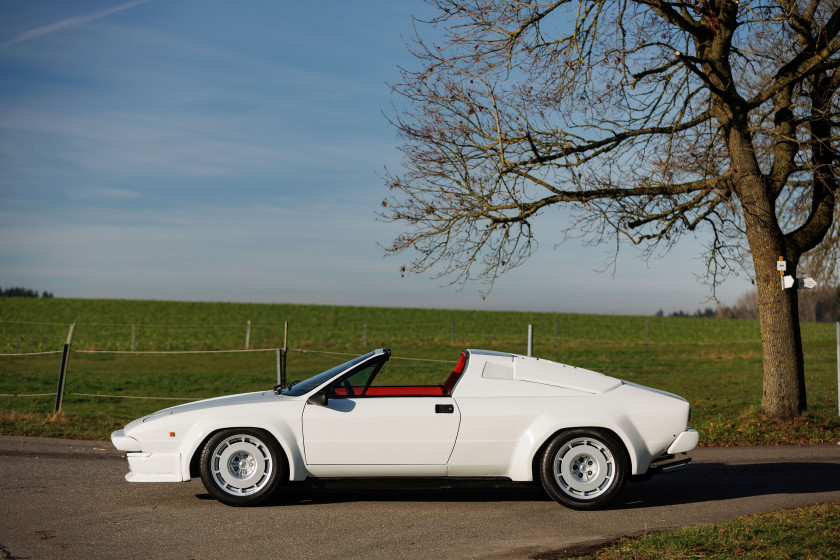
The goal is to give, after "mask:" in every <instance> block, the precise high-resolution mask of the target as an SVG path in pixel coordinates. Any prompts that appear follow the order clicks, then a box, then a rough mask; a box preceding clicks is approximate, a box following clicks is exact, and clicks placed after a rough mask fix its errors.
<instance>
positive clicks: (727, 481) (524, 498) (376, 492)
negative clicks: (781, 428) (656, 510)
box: [197, 462, 840, 509]
mask: <svg viewBox="0 0 840 560" xmlns="http://www.w3.org/2000/svg"><path fill="white" fill-rule="evenodd" d="M836 491H840V464H837V463H820V462H813V463H799V462H789V463H760V464H747V465H727V464H724V463H700V464H697V463H695V464H694V465H693V466H692V467H691V468H690V469H688V470H685V471H680V472H676V473H672V474H667V475H658V476H654V477H652V478H651V479H649V480H646V481H642V482H631V483H628V484H627V485H626V486H625V487H624V490H622V492H621V493H620V494H619V495H618V497H617V498H616V500H615V501H614V502H613V503H612V504H611V505H610V506H608V509H636V508H647V507H659V506H670V505H679V504H690V503H700V502H712V501H719V500H730V499H736V498H746V497H753V496H764V495H772V494H815V493H820V492H836ZM197 497H198V498H200V499H211V498H210V496H209V495H207V494H199V495H198V496H197ZM550 501H551V499H550V498H549V497H548V496H547V495H546V493H545V492H544V491H543V489H542V487H541V486H540V485H539V484H523V483H505V482H496V481H490V482H488V481H474V480H466V481H465V480H452V481H450V480H444V481H441V480H435V479H432V480H425V479H421V480H411V479H362V480H350V479H348V480H329V481H315V482H311V481H307V482H304V483H294V484H290V485H287V486H283V487H281V489H280V491H278V492H277V494H275V496H274V497H272V498H271V499H270V500H268V501H267V502H266V503H265V504H264V505H265V506H269V507H271V506H304V505H318V504H334V503H347V502H452V503H459V502H467V503H469V502H481V503H487V502H550Z"/></svg>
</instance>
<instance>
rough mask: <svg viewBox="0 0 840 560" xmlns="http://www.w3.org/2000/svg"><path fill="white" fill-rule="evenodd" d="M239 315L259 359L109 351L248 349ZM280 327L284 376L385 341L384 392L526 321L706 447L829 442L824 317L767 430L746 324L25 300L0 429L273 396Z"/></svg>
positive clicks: (83, 427) (504, 345)
mask: <svg viewBox="0 0 840 560" xmlns="http://www.w3.org/2000/svg"><path fill="white" fill-rule="evenodd" d="M248 321H250V322H251V330H250V340H249V348H250V349H268V350H267V351H264V352H231V353H195V354H166V353H164V354H155V353H133V354H132V353H114V352H128V351H130V350H131V349H132V344H133V348H134V349H135V350H136V351H137V352H156V351H163V352H173V351H218V350H243V349H244V348H245V339H246V325H247V323H248ZM284 322H288V324H289V338H288V346H289V348H290V349H291V351H290V352H289V354H288V361H287V365H288V375H287V378H288V379H289V380H292V379H305V378H306V377H309V376H310V375H312V374H314V373H317V372H319V371H322V370H324V369H327V368H329V367H331V366H333V365H335V364H337V363H340V362H343V361H345V360H346V359H347V357H348V355H354V354H359V353H362V352H366V351H369V350H370V349H372V348H376V347H383V346H387V347H390V348H391V349H392V351H393V356H394V357H393V358H392V360H391V362H390V363H389V366H388V375H390V376H394V377H395V378H398V379H397V380H395V381H393V382H394V383H405V384H411V383H440V382H442V381H443V379H444V378H445V377H446V375H447V374H448V372H449V371H450V370H451V368H452V365H454V363H455V361H456V360H457V358H458V355H459V354H460V351H461V350H462V349H464V348H486V349H491V350H503V351H511V352H517V353H525V352H526V348H527V329H528V325H529V324H532V325H534V333H535V340H534V354H535V355H536V356H539V357H542V358H546V359H551V360H556V361H560V362H564V363H569V364H572V365H576V366H580V367H586V368H589V369H593V370H595V371H600V372H603V373H606V374H609V375H614V376H616V377H620V378H622V379H627V380H629V381H634V382H638V383H642V384H645V385H649V386H652V387H656V388H660V389H664V390H666V391H671V392H675V393H678V394H680V395H683V396H684V397H686V398H687V399H689V401H690V402H691V403H692V407H693V418H692V425H693V426H694V427H696V428H697V429H698V430H699V431H700V434H701V443H702V444H705V445H730V444H762V443H786V442H797V443H805V442H811V443H814V442H829V441H830V442H835V441H838V440H840V419H838V414H837V374H836V371H837V370H836V367H837V366H836V354H835V352H836V350H835V348H836V346H835V332H834V329H835V326H834V324H814V323H806V324H803V325H802V334H803V340H804V343H803V344H804V348H805V367H806V383H807V389H808V404H809V409H808V412H807V413H806V415H804V416H803V417H802V418H799V419H797V420H796V421H792V422H789V423H784V424H777V423H774V422H769V421H768V420H767V419H766V418H764V417H763V416H762V415H761V413H760V412H759V410H758V406H759V404H760V401H761V383H762V382H761V371H762V366H761V345H760V342H759V340H760V332H759V326H758V322H757V321H740V320H721V319H698V318H676V317H674V318H672V317H630V316H608V315H573V314H554V313H516V312H493V311H450V310H431V309H392V308H363V307H330V306H305V305H269V304H234V303H188V302H160V301H128V300H73V299H28V298H20V299H17V298H3V299H0V354H2V356H0V395H3V396H0V433H5V434H32V435H58V436H65V437H86V438H106V437H107V436H108V435H109V433H110V431H111V430H113V429H115V428H117V427H121V426H122V425H124V424H125V423H126V422H128V421H130V420H132V419H134V418H136V417H138V416H141V415H143V414H146V413H148V412H151V411H154V410H157V409H160V408H164V407H167V406H171V405H173V404H177V403H179V402H185V401H184V400H183V399H198V398H206V397H212V396H218V395H222V394H229V393H235V392H245V391H253V390H260V389H266V388H270V387H272V386H273V385H274V384H275V383H276V353H275V351H274V349H276V348H278V347H280V346H282V345H283V337H284ZM72 323H76V324H77V325H76V327H75V330H74V335H73V345H72V348H73V350H74V351H73V352H72V353H71V355H70V361H69V368H68V373H67V380H66V387H65V391H66V396H65V400H64V407H63V411H64V415H63V416H62V417H58V418H51V413H52V411H53V406H54V403H55V397H54V394H55V391H56V387H57V382H58V373H59V369H60V363H61V354H60V353H58V352H59V351H60V350H61V349H62V347H63V344H64V342H65V340H66V338H67V334H68V330H69V327H70V324H72ZM453 339H454V342H453ZM37 352H54V353H51V354H43V355H34V353H37ZM402 358H412V359H417V358H422V359H426V360H429V361H415V360H404V359H402ZM8 395H43V396H8ZM126 397H131V398H126ZM136 397H144V398H136ZM149 397H157V398H166V399H173V400H155V399H152V398H149ZM178 399H182V400H178Z"/></svg>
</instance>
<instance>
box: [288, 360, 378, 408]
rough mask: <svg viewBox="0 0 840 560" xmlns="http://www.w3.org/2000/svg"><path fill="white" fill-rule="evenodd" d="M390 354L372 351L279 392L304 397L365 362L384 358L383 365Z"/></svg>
mask: <svg viewBox="0 0 840 560" xmlns="http://www.w3.org/2000/svg"><path fill="white" fill-rule="evenodd" d="M390 355H391V352H390V351H389V350H388V349H379V350H374V351H372V352H368V353H367V354H363V355H361V356H357V357H355V358H353V359H352V360H349V361H347V362H344V363H343V364H340V365H337V366H335V367H333V368H330V369H328V370H327V371H324V372H321V373H319V374H317V375H315V376H313V377H310V378H309V379H307V380H305V381H299V382H297V383H295V384H294V385H292V386H291V387H285V388H284V389H282V390H281V391H280V394H281V395H287V396H290V397H301V396H303V395H306V394H307V393H310V392H312V391H313V390H315V389H318V388H319V387H321V386H322V385H324V384H326V383H328V382H329V381H330V380H332V379H334V378H335V377H336V376H338V375H340V374H342V373H345V372H349V371H351V370H354V369H357V368H358V366H360V365H361V364H364V363H366V362H367V361H369V360H371V359H374V358H377V357H379V358H384V359H383V363H384V362H385V361H387V360H388V358H389V357H390Z"/></svg>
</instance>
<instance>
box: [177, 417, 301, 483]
mask: <svg viewBox="0 0 840 560" xmlns="http://www.w3.org/2000/svg"><path fill="white" fill-rule="evenodd" d="M223 430H259V431H260V432H264V433H266V434H267V435H268V436H269V437H271V438H272V439H273V440H274V441H275V443H277V445H278V447H280V451H281V453H280V461H281V462H282V465H283V467H284V468H285V471H284V473H285V476H284V477H283V482H289V480H292V475H293V473H292V468H293V465H292V464H291V461H290V460H289V449H288V448H287V446H286V445H285V443H284V442H283V441H282V439H281V438H278V437H277V434H275V433H274V432H273V431H272V430H270V429H267V428H265V427H262V426H219V427H216V428H214V429H212V430H210V431H208V432H207V434H206V435H205V436H204V437H203V438H202V439H201V440H200V441H199V444H198V445H197V446H196V447H195V449H193V450H192V453H191V454H190V460H189V463H188V468H189V476H190V478H198V477H200V476H201V472H200V462H201V451H202V450H203V449H204V446H205V445H207V442H208V441H210V439H211V438H212V437H213V436H215V435H216V434H218V433H219V432H221V431H223Z"/></svg>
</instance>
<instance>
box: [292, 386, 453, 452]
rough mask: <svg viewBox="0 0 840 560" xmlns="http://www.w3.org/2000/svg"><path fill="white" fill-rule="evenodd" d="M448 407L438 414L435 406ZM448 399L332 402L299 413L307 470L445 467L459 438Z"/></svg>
mask: <svg viewBox="0 0 840 560" xmlns="http://www.w3.org/2000/svg"><path fill="white" fill-rule="evenodd" d="M438 405H441V406H444V407H445V406H446V405H449V406H452V407H453V409H454V410H453V412H451V413H436V412H435V408H436V406H438ZM458 423H459V414H458V409H457V407H455V406H454V400H453V399H452V398H451V397H440V398H438V397H393V398H385V397H370V398H365V397H362V398H352V397H350V398H343V399H333V400H330V401H329V403H327V406H318V405H313V404H308V405H306V407H305V408H304V409H303V445H304V455H305V458H306V463H307V465H445V464H446V462H447V461H448V460H449V456H450V455H451V454H452V447H453V446H454V445H455V436H456V435H457V434H458Z"/></svg>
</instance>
